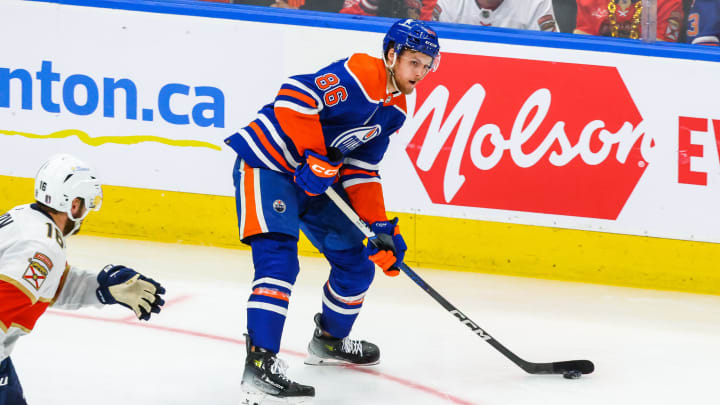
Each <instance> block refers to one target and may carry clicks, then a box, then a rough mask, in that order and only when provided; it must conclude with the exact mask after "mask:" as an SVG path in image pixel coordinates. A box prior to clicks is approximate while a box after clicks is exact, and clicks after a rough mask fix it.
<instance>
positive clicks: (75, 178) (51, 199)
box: [35, 153, 103, 221]
mask: <svg viewBox="0 0 720 405" xmlns="http://www.w3.org/2000/svg"><path fill="white" fill-rule="evenodd" d="M75 198H82V199H83V200H84V201H85V207H86V208H87V209H86V210H85V212H84V213H83V214H82V215H81V216H80V218H75V217H73V214H72V202H73V200H74V199H75ZM102 198H103V194H102V187H101V185H100V182H99V181H98V180H97V177H96V175H95V170H94V169H93V168H91V167H90V166H88V165H87V164H86V163H85V162H83V161H81V160H80V159H77V158H75V157H73V156H71V155H68V154H65V153H61V154H57V155H53V156H52V157H50V159H49V160H48V161H47V162H45V164H43V165H42V167H40V170H38V172H37V175H36V176H35V200H36V201H38V202H39V203H41V204H43V205H46V206H48V207H50V208H53V209H55V210H58V211H60V212H65V213H67V214H68V217H69V218H70V219H71V220H73V221H79V220H82V219H84V218H85V216H86V215H87V214H88V212H90V211H91V210H92V211H97V210H99V209H100V206H101V205H102Z"/></svg>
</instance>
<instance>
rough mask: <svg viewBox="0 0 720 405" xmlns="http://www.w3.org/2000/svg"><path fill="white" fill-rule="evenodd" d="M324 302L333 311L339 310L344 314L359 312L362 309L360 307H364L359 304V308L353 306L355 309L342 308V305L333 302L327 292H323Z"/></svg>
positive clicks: (338, 311)
mask: <svg viewBox="0 0 720 405" xmlns="http://www.w3.org/2000/svg"><path fill="white" fill-rule="evenodd" d="M323 304H325V305H326V306H327V307H328V308H330V310H331V311H333V312H337V313H338V314H342V315H355V314H359V313H360V309H361V308H360V307H362V305H358V306H357V308H353V309H346V308H341V307H339V306H337V305H335V304H333V303H332V302H331V301H330V300H329V299H328V297H327V296H326V295H325V294H323Z"/></svg>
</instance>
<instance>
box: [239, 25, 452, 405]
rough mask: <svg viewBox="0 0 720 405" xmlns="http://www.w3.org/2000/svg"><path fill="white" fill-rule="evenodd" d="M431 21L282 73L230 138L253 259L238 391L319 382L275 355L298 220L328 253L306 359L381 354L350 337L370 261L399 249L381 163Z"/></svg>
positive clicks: (432, 63) (276, 398)
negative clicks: (354, 218) (348, 212)
mask: <svg viewBox="0 0 720 405" xmlns="http://www.w3.org/2000/svg"><path fill="white" fill-rule="evenodd" d="M439 51H440V48H439V44H438V38H437V35H436V34H435V32H434V31H432V30H431V29H429V28H428V27H427V26H426V25H425V24H424V23H423V22H420V21H416V20H411V19H408V20H400V21H397V22H396V23H395V24H393V25H392V26H391V27H390V29H389V31H388V32H387V34H386V35H385V38H384V41H383V58H375V57H371V56H369V55H366V54H353V55H352V56H350V57H349V58H346V59H342V60H339V61H337V62H335V63H332V64H330V65H328V66H326V67H324V68H322V69H320V70H319V71H317V72H316V73H312V74H305V75H298V76H293V77H290V78H289V79H287V80H286V81H285V82H284V83H283V84H282V86H281V88H280V91H279V92H278V93H277V96H276V97H275V100H273V102H271V103H270V104H267V105H265V106H264V107H263V108H262V109H261V110H260V111H259V112H258V115H257V117H256V118H255V119H254V120H253V121H252V122H250V124H248V125H247V126H246V127H244V128H242V129H241V130H240V131H238V132H237V133H235V134H233V135H232V136H230V137H229V138H227V139H226V141H225V142H226V143H227V144H228V145H229V146H230V147H232V148H233V149H234V150H235V151H236V152H237V154H238V157H237V161H236V163H235V167H234V169H233V181H234V184H235V188H236V195H235V196H236V204H237V211H238V226H239V230H240V238H241V240H242V241H243V242H244V243H246V244H249V245H250V246H251V249H252V255H253V264H254V267H255V274H254V281H253V284H252V293H251V295H250V298H249V299H248V303H247V329H248V335H247V351H248V353H247V358H246V361H245V371H244V373H243V378H242V391H243V396H244V401H245V403H248V404H261V403H264V401H265V400H268V401H271V402H272V403H302V402H309V401H311V400H312V398H313V397H314V396H315V389H314V388H313V387H310V386H306V385H301V384H298V383H296V382H293V381H291V380H290V379H288V378H287V376H286V374H285V369H286V366H285V365H284V363H283V362H282V360H280V359H278V358H277V353H278V351H279V350H280V339H281V337H282V332H283V326H284V323H285V316H286V313H287V309H288V303H289V300H290V295H291V293H292V289H293V284H294V283H295V280H296V277H297V275H298V272H299V264H298V250H297V242H298V236H299V230H300V229H302V230H303V233H304V234H305V235H306V236H307V237H308V239H310V241H311V242H312V243H313V245H314V246H315V247H316V248H317V249H318V250H319V251H320V252H321V253H323V255H324V256H325V257H326V258H327V260H328V262H329V263H330V275H329V278H328V280H327V282H326V283H325V284H324V286H323V289H322V290H323V291H322V312H321V313H318V314H317V315H316V316H315V318H314V321H315V331H314V333H313V337H312V339H311V341H310V344H309V345H308V352H309V356H308V358H307V359H306V360H305V363H306V364H312V365H319V364H323V365H326V364H343V363H352V364H360V365H371V364H377V363H378V362H379V360H380V351H379V349H378V347H377V346H376V345H374V344H372V343H369V342H366V341H359V340H353V339H350V338H349V337H348V335H349V334H350V330H351V329H352V326H353V323H354V322H355V319H356V318H357V316H358V313H359V312H360V309H361V308H362V304H363V300H364V297H365V294H366V292H367V290H368V288H369V286H370V283H371V282H372V280H373V276H374V272H375V264H377V265H378V266H379V267H380V268H382V270H383V271H384V272H385V273H386V274H388V275H397V274H398V273H399V270H398V268H397V267H396V266H397V265H398V264H399V263H401V262H402V260H403V257H404V254H405V250H406V249H407V247H406V245H405V242H404V240H403V237H402V235H401V234H400V230H399V228H398V221H397V218H395V219H392V220H389V219H388V217H387V215H386V213H385V203H384V200H383V194H382V187H381V183H380V175H379V172H378V170H379V164H380V161H381V159H382V157H383V155H384V154H385V151H386V150H387V148H388V144H389V142H390V136H391V135H392V134H393V133H395V132H396V131H397V130H398V129H400V127H401V126H402V125H403V123H404V122H405V116H406V101H405V96H406V95H408V94H411V93H412V92H413V91H414V89H415V86H416V85H417V83H418V82H420V81H421V80H422V79H423V78H424V77H425V76H426V75H427V74H428V72H429V71H431V70H434V69H435V68H436V67H437V65H438V62H439V58H440V54H439ZM328 187H333V188H334V189H335V190H336V191H337V192H338V193H339V194H340V195H341V196H343V198H345V199H346V200H347V201H348V202H349V203H350V204H351V205H352V206H353V208H354V209H355V210H356V211H357V213H358V214H359V215H360V217H361V218H362V219H364V220H365V221H366V222H367V223H368V224H370V226H371V228H372V230H373V231H374V232H375V233H376V234H379V235H380V234H385V237H383V238H378V239H381V240H382V241H383V242H382V243H381V244H380V246H379V248H377V247H374V246H372V245H371V246H365V243H364V236H363V235H362V234H361V233H360V232H359V231H358V230H357V229H356V228H355V227H354V226H353V225H352V223H351V222H350V221H349V220H348V219H347V218H346V217H345V215H344V214H342V212H341V211H340V210H339V209H338V208H337V207H336V206H335V205H334V204H333V203H332V202H331V201H330V200H329V199H328V198H327V196H325V194H323V193H324V192H325V191H326V190H327V188H328Z"/></svg>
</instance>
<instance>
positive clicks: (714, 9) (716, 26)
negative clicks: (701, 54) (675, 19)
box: [687, 0, 720, 46]
mask: <svg viewBox="0 0 720 405" xmlns="http://www.w3.org/2000/svg"><path fill="white" fill-rule="evenodd" d="M687 42H688V43H691V44H697V45H711V46H719V45H720V1H719V0H693V2H692V4H691V6H690V11H689V12H688V16H687Z"/></svg>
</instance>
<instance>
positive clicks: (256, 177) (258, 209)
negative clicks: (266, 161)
mask: <svg viewBox="0 0 720 405" xmlns="http://www.w3.org/2000/svg"><path fill="white" fill-rule="evenodd" d="M253 181H254V182H255V190H254V191H255V214H256V215H257V220H258V224H259V225H260V230H262V231H263V233H267V231H268V227H267V223H266V222H265V214H263V206H262V195H261V194H260V169H253Z"/></svg>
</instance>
